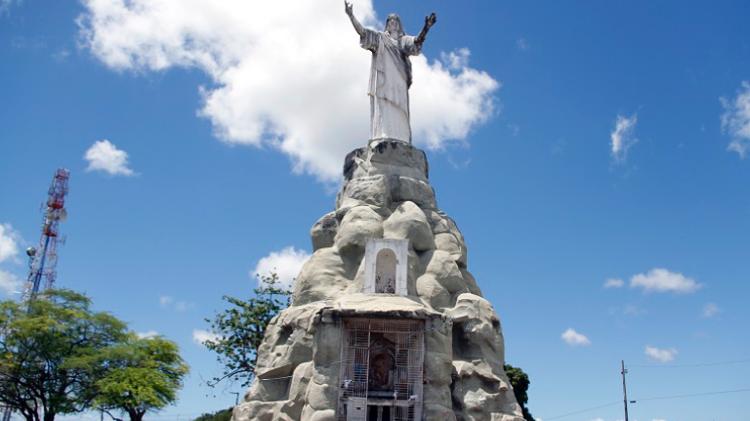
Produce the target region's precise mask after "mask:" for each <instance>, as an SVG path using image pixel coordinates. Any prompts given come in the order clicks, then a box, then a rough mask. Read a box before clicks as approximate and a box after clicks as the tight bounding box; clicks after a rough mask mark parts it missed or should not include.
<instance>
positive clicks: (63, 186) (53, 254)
mask: <svg viewBox="0 0 750 421" xmlns="http://www.w3.org/2000/svg"><path fill="white" fill-rule="evenodd" d="M69 178H70V171H68V170H66V169H65V168H58V169H57V171H55V175H54V177H52V184H50V186H49V193H48V195H47V203H46V209H45V211H44V218H43V222H42V236H41V238H40V239H39V246H38V248H34V247H29V248H28V249H26V254H28V256H29V260H30V263H29V278H28V280H27V282H26V288H25V291H24V296H23V299H24V301H29V300H33V299H34V298H35V297H36V295H37V293H39V290H40V289H42V290H43V289H47V288H52V285H53V284H54V283H55V278H56V276H57V271H56V270H55V267H56V266H57V243H58V242H64V240H62V239H61V238H60V221H62V220H64V219H65V217H66V216H67V212H66V211H65V195H67V194H68V179H69ZM43 206H44V205H43Z"/></svg>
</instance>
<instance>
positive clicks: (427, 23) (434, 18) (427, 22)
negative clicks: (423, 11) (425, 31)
mask: <svg viewBox="0 0 750 421" xmlns="http://www.w3.org/2000/svg"><path fill="white" fill-rule="evenodd" d="M435 22H437V16H436V15H435V12H432V13H430V16H425V18H424V26H426V27H427V28H431V27H432V25H434V24H435Z"/></svg>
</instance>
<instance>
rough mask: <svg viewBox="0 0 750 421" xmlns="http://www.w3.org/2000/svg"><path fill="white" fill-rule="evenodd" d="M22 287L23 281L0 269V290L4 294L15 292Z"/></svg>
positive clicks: (19, 290)
mask: <svg viewBox="0 0 750 421" xmlns="http://www.w3.org/2000/svg"><path fill="white" fill-rule="evenodd" d="M22 288H23V281H22V280H21V279H20V278H19V277H18V276H16V275H14V274H12V273H10V272H6V271H4V270H2V269H0V291H3V292H5V294H6V295H11V294H17V293H19V292H21V290H22Z"/></svg>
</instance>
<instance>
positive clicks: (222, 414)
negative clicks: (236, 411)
mask: <svg viewBox="0 0 750 421" xmlns="http://www.w3.org/2000/svg"><path fill="white" fill-rule="evenodd" d="M231 419H232V408H227V409H222V410H220V411H216V412H213V413H206V414H203V415H201V416H200V417H198V418H196V419H195V420H193V421H229V420H231Z"/></svg>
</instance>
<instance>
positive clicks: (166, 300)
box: [159, 295, 195, 312]
mask: <svg viewBox="0 0 750 421" xmlns="http://www.w3.org/2000/svg"><path fill="white" fill-rule="evenodd" d="M159 305H160V306H162V307H163V308H169V309H172V310H175V311H179V312H183V311H187V310H190V309H191V308H193V307H195V305H194V304H193V303H190V302H187V301H181V300H175V298H174V297H172V296H169V295H162V296H160V297H159Z"/></svg>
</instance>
